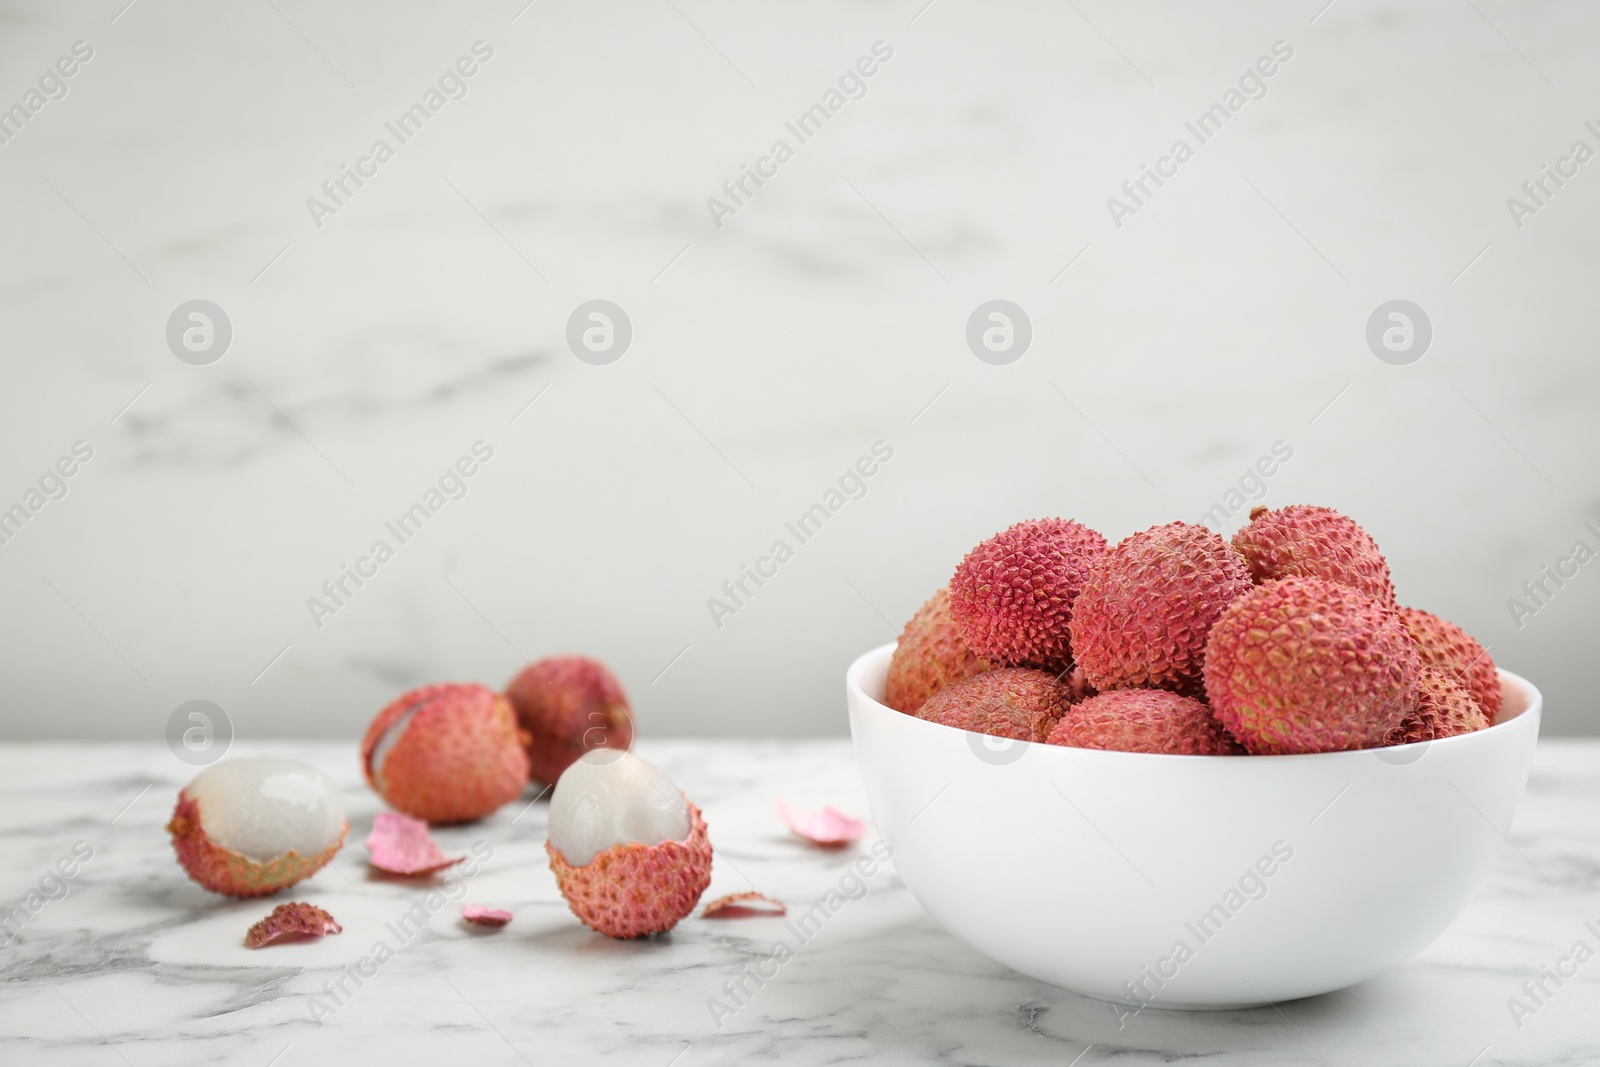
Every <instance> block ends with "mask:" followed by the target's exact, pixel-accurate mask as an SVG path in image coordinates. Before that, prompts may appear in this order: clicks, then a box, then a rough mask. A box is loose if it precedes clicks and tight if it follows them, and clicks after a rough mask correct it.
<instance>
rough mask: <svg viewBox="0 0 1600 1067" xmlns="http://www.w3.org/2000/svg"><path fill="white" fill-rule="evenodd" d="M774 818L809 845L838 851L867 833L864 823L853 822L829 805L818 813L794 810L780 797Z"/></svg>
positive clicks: (852, 819) (858, 820)
mask: <svg viewBox="0 0 1600 1067" xmlns="http://www.w3.org/2000/svg"><path fill="white" fill-rule="evenodd" d="M778 817H779V818H780V819H782V820H783V825H785V826H787V827H788V828H789V829H790V830H792V831H794V832H795V833H796V834H798V835H799V836H801V837H803V838H805V839H806V840H807V841H810V842H811V843H812V844H813V845H821V846H823V847H824V848H838V847H840V846H841V845H848V844H849V843H850V842H852V841H854V840H856V839H857V838H859V837H860V836H861V835H862V834H864V833H866V832H867V824H866V823H864V822H862V821H861V820H860V819H854V818H851V817H850V816H848V815H846V814H844V812H842V811H839V810H838V809H837V808H834V807H832V806H824V807H823V808H822V810H820V811H807V810H806V809H804V808H797V807H795V806H794V805H793V804H790V803H789V802H788V801H787V800H784V799H783V798H782V797H779V798H778Z"/></svg>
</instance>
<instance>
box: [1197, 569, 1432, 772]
mask: <svg viewBox="0 0 1600 1067" xmlns="http://www.w3.org/2000/svg"><path fill="white" fill-rule="evenodd" d="M1421 668H1422V664H1421V662H1420V660H1419V658H1418V656H1417V649H1416V645H1415V643H1414V642H1413V641H1412V640H1411V636H1410V635H1409V634H1408V633H1406V629H1405V627H1404V626H1402V625H1401V624H1400V618H1399V616H1398V615H1396V614H1395V612H1394V611H1393V610H1392V609H1390V608H1388V607H1385V606H1384V605H1382V604H1380V603H1378V602H1377V601H1376V600H1373V599H1372V598H1371V597H1369V596H1367V595H1366V594H1365V593H1362V592H1360V591H1358V590H1356V589H1354V588H1352V587H1350V586H1348V585H1341V584H1339V583H1338V582H1332V581H1326V580H1324V579H1321V578H1286V579H1283V580H1281V581H1274V582H1268V583H1266V584H1265V585H1260V586H1257V587H1256V588H1255V589H1253V590H1251V591H1250V592H1248V593H1246V594H1245V595H1244V596H1242V597H1240V598H1239V599H1237V600H1235V601H1234V602H1233V603H1232V604H1230V605H1228V608H1227V610H1225V611H1224V612H1223V613H1222V618H1220V619H1218V620H1217V624H1216V625H1215V626H1213V627H1212V628H1211V637H1210V638H1209V640H1207V642H1206V661H1205V671H1204V673H1205V684H1206V696H1207V698H1208V699H1209V702H1210V704H1211V709H1212V712H1213V713H1214V714H1215V715H1216V716H1217V718H1219V719H1221V720H1222V725H1223V726H1225V727H1226V728H1227V730H1228V732H1229V733H1230V734H1232V735H1233V736H1234V737H1235V738H1237V739H1238V740H1239V741H1240V742H1241V743H1242V744H1243V745H1244V747H1245V748H1246V749H1248V750H1249V751H1250V752H1252V753H1262V754H1277V753H1290V752H1329V751H1334V750H1338V749H1348V748H1372V747H1375V746H1378V745H1381V744H1383V743H1384V741H1385V740H1386V738H1387V737H1388V735H1389V732H1390V731H1391V730H1393V729H1394V728H1395V727H1396V726H1398V725H1400V721H1401V719H1403V718H1404V717H1405V715H1406V714H1407V713H1408V712H1410V711H1411V701H1412V694H1413V691H1414V690H1415V688H1416V684H1417V674H1418V672H1419V671H1420V670H1421Z"/></svg>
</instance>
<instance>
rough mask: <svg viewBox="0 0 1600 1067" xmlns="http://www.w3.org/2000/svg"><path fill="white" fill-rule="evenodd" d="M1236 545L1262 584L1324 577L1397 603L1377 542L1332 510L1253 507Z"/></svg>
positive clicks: (1235, 537)
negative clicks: (1280, 580) (1289, 579)
mask: <svg viewBox="0 0 1600 1067" xmlns="http://www.w3.org/2000/svg"><path fill="white" fill-rule="evenodd" d="M1233 547H1234V548H1236V549H1238V551H1239V554H1240V555H1241V556H1243V557H1244V560H1245V562H1246V563H1247V564H1249V566H1250V573H1251V575H1252V576H1253V577H1254V578H1255V581H1256V584H1258V585H1259V584H1261V583H1264V582H1270V581H1274V580H1276V579H1279V578H1323V579H1326V580H1328V581H1330V582H1339V583H1340V584H1342V585H1348V586H1351V587H1352V588H1355V589H1359V590H1361V592H1363V593H1365V594H1367V595H1368V596H1370V597H1372V598H1373V599H1374V600H1377V601H1378V602H1379V603H1380V604H1388V605H1392V604H1394V582H1393V581H1392V580H1391V579H1390V577H1389V564H1388V562H1387V561H1386V560H1385V559H1384V558H1383V553H1382V552H1380V551H1379V550H1378V545H1377V542H1375V541H1374V540H1373V539H1372V538H1371V536H1370V535H1368V533H1367V531H1365V530H1363V529H1362V528H1361V527H1360V526H1359V525H1358V524H1357V523H1356V521H1355V520H1354V519H1352V518H1350V517H1349V516H1348V515H1342V514H1340V513H1339V512H1337V511H1334V510H1333V509H1332V508H1323V507H1315V506H1312V505H1309V504H1291V505H1289V506H1288V507H1283V508H1278V509H1277V510H1276V511H1273V510H1271V509H1269V508H1265V507H1255V508H1251V509H1250V522H1249V524H1248V525H1247V526H1245V527H1244V528H1243V529H1241V530H1240V531H1239V532H1238V533H1236V534H1234V535H1233Z"/></svg>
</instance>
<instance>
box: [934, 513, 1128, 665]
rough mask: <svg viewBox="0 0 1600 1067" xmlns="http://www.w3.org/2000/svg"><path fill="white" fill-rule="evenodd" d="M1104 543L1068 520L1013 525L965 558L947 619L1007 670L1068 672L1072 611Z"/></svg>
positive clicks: (955, 580) (954, 582) (977, 649)
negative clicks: (1023, 668) (1012, 668)
mask: <svg viewBox="0 0 1600 1067" xmlns="http://www.w3.org/2000/svg"><path fill="white" fill-rule="evenodd" d="M1105 552H1106V539H1105V538H1104V537H1102V536H1100V534H1098V533H1096V532H1095V531H1094V530H1091V529H1090V528H1089V527H1087V526H1084V525H1083V524H1082V523H1079V522H1074V521H1072V520H1071V519H1030V520H1028V521H1026V522H1019V523H1017V524H1016V525H1015V526H1012V527H1010V528H1008V529H1006V530H1003V531H1001V532H1000V533H998V534H996V535H995V536H993V537H991V538H989V540H987V541H984V542H983V543H982V544H980V545H978V546H977V547H975V548H973V550H972V551H971V552H968V553H967V555H966V557H965V558H964V559H962V561H961V563H960V565H959V566H957V567H956V572H955V575H954V576H953V577H951V579H950V614H951V615H952V617H954V619H955V620H956V625H957V626H959V627H960V628H961V632H962V634H963V636H965V637H966V639H967V644H968V645H970V646H971V647H972V650H973V651H974V652H976V653H977V654H978V655H980V656H983V657H984V658H985V659H987V660H989V661H990V662H992V663H996V664H1000V665H1003V666H1007V667H1033V668H1037V669H1040V670H1047V671H1051V672H1052V673H1057V674H1059V673H1062V672H1065V671H1066V670H1068V669H1069V668H1070V667H1071V666H1072V635H1071V633H1070V631H1069V625H1070V623H1071V621H1072V603H1073V601H1074V600H1076V599H1077V597H1078V593H1079V591H1080V590H1081V589H1082V588H1083V582H1084V579H1085V578H1086V577H1087V576H1088V573H1089V568H1090V567H1091V566H1092V565H1093V564H1094V563H1095V562H1096V561H1097V560H1098V559H1099V558H1100V557H1101V556H1103V555H1104V554H1105Z"/></svg>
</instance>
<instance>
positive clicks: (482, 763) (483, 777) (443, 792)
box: [361, 684, 528, 823]
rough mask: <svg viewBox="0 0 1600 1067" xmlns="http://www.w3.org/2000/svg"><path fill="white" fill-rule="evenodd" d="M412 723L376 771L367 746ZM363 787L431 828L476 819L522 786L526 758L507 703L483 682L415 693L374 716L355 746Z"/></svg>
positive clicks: (510, 797)
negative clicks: (406, 720) (405, 720)
mask: <svg viewBox="0 0 1600 1067" xmlns="http://www.w3.org/2000/svg"><path fill="white" fill-rule="evenodd" d="M407 713H410V715H411V720H410V722H409V724H407V725H405V726H404V733H402V734H401V735H400V738H399V740H398V741H396V742H395V743H394V744H393V745H392V747H390V748H389V749H388V755H387V756H386V758H384V760H383V765H382V766H381V767H378V768H375V767H374V766H373V763H374V759H373V757H374V751H373V750H374V749H375V748H377V747H378V745H379V742H380V741H382V740H383V737H384V734H385V733H386V732H387V731H388V729H389V728H390V727H391V726H395V725H397V724H398V723H399V722H400V719H401V718H402V717H404V716H405V715H406V714H407ZM361 770H362V773H364V774H365V775H366V778H367V784H369V785H371V786H372V788H373V789H374V790H375V791H376V792H377V793H378V795H379V796H381V797H383V799H384V800H386V801H387V802H388V803H389V804H390V806H392V807H394V808H397V809H399V810H400V811H403V812H405V813H406V814H407V815H410V816H413V817H414V818H418V819H422V820H424V821H426V822H430V823H458V822H470V821H472V820H473V819H481V818H483V817H484V816H486V815H489V814H491V813H492V812H494V811H495V810H496V809H497V808H499V807H500V806H501V805H503V804H505V803H507V802H509V801H511V800H513V799H515V798H516V796H517V795H518V794H519V793H521V792H522V789H523V787H524V786H526V785H527V784H528V754H527V752H526V751H524V749H523V744H522V737H521V735H520V734H519V733H518V732H517V719H516V715H515V714H514V713H513V712H512V710H511V704H510V703H509V702H508V701H507V700H506V699H505V697H502V696H500V695H499V694H498V693H496V692H495V691H494V690H492V689H490V688H488V687H487V686H482V685H473V684H467V685H457V684H446V685H430V686H425V687H424V688H422V689H414V690H412V691H411V692H409V693H406V694H405V695H404V696H402V697H400V699H398V700H396V701H395V702H394V703H392V704H390V705H389V706H388V707H386V708H384V709H383V710H382V711H380V712H379V713H378V717H377V718H375V719H373V720H372V724H371V725H370V726H368V727H367V734H366V737H365V738H363V739H362V742H361Z"/></svg>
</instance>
